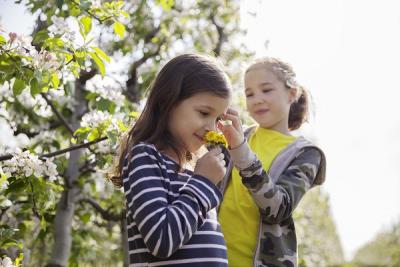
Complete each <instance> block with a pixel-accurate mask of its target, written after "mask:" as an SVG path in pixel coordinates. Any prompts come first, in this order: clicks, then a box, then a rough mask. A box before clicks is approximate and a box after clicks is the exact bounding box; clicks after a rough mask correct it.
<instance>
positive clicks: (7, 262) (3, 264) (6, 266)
mask: <svg viewBox="0 0 400 267" xmlns="http://www.w3.org/2000/svg"><path fill="white" fill-rule="evenodd" d="M0 267H15V265H14V264H13V262H12V260H11V259H10V258H9V257H4V258H3V259H1V258H0Z"/></svg>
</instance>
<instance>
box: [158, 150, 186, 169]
mask: <svg viewBox="0 0 400 267" xmlns="http://www.w3.org/2000/svg"><path fill="white" fill-rule="evenodd" d="M162 153H164V154H165V155H167V156H168V157H169V158H170V159H172V160H174V161H175V162H176V163H178V164H179V157H180V161H181V165H183V164H185V163H186V155H185V153H183V152H181V153H180V154H179V155H178V154H177V153H176V151H175V150H173V149H172V148H167V149H164V150H162Z"/></svg>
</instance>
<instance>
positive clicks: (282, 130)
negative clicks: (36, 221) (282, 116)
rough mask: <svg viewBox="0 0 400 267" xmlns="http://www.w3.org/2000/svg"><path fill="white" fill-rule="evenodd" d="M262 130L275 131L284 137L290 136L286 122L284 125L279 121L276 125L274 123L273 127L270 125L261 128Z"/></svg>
mask: <svg viewBox="0 0 400 267" xmlns="http://www.w3.org/2000/svg"><path fill="white" fill-rule="evenodd" d="M260 126H261V127H263V126H262V125H260ZM263 128H265V129H269V130H273V131H277V132H279V133H281V134H284V135H292V134H291V132H290V130H289V125H288V123H287V122H286V123H285V122H283V121H280V122H278V123H276V124H274V125H271V126H269V127H263Z"/></svg>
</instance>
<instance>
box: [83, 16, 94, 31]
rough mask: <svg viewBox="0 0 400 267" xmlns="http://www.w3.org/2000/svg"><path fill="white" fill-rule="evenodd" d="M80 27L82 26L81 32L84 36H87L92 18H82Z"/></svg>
mask: <svg viewBox="0 0 400 267" xmlns="http://www.w3.org/2000/svg"><path fill="white" fill-rule="evenodd" d="M80 22H81V25H82V26H83V30H84V33H85V35H87V34H88V33H89V32H90V30H91V29H92V18H90V17H87V16H84V17H82V18H81V19H80Z"/></svg>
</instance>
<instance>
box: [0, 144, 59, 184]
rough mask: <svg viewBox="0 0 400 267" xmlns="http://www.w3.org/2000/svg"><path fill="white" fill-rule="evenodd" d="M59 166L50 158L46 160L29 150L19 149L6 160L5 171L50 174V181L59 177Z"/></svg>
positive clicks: (20, 173) (25, 173) (39, 175)
mask: <svg viewBox="0 0 400 267" xmlns="http://www.w3.org/2000/svg"><path fill="white" fill-rule="evenodd" d="M56 168H57V166H56V165H55V164H54V163H53V162H52V161H51V160H50V159H46V160H45V161H43V160H41V159H39V158H38V156H36V155H33V154H31V153H30V152H29V151H23V152H21V151H17V152H16V153H14V156H13V157H12V158H11V159H10V160H6V161H5V162H4V166H3V170H4V171H5V172H8V173H11V174H16V175H22V176H26V177H28V176H31V175H34V176H35V177H42V176H48V177H49V180H50V181H54V180H55V179H56V178H57V175H58V173H57V170H56Z"/></svg>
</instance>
